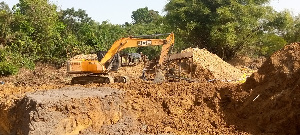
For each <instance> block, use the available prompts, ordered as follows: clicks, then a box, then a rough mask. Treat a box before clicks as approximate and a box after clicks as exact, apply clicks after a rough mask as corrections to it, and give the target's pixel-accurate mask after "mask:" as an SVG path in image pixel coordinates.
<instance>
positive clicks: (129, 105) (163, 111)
mask: <svg viewBox="0 0 300 135" xmlns="http://www.w3.org/2000/svg"><path fill="white" fill-rule="evenodd" d="M227 85H229V84H224V83H222V82H218V83H188V82H184V81H183V82H176V83H175V82H173V83H162V84H151V83H150V84H149V83H143V82H141V81H135V82H131V83H126V84H106V85H100V86H105V87H106V86H110V87H113V88H116V89H120V90H124V91H126V96H125V101H126V110H131V111H132V112H133V114H135V115H136V116H137V119H138V120H139V122H140V123H141V124H142V125H143V126H142V127H141V128H140V129H141V131H142V132H141V133H150V134H160V133H175V134H205V133H206V134H221V133H222V134H246V133H245V132H242V131H238V130H236V129H235V127H234V125H228V124H227V123H226V122H225V121H224V120H222V113H221V112H220V111H219V108H220V106H219V102H221V98H220V95H219V94H218V91H219V89H220V88H222V87H224V86H227Z"/></svg>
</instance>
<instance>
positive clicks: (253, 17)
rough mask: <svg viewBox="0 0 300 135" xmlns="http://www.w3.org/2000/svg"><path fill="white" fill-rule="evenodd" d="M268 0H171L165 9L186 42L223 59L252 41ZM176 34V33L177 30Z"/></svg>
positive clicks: (173, 27) (257, 30)
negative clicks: (205, 49)
mask: <svg viewBox="0 0 300 135" xmlns="http://www.w3.org/2000/svg"><path fill="white" fill-rule="evenodd" d="M266 2H268V0H261V1H255V2H254V1H252V0H243V1H239V0H230V1H228V0H213V1H207V0H193V1H188V0H170V1H169V3H168V4H167V5H166V8H165V10H166V11H167V12H168V13H167V15H166V20H167V22H168V23H169V24H170V26H171V29H173V30H174V31H175V32H176V33H179V36H180V37H181V38H183V39H182V41H184V43H185V44H188V45H187V47H189V46H192V47H201V48H202V47H204V48H207V49H208V50H210V51H211V52H213V53H216V54H218V55H219V56H221V57H222V58H224V59H229V58H231V57H233V56H234V55H235V54H236V53H237V52H238V51H240V50H241V49H242V48H243V47H244V46H247V45H250V44H253V43H255V39H256V38H255V36H256V35H257V34H256V33H258V32H259V31H260V27H261V25H262V24H261V22H262V20H263V19H264V16H265V13H266V11H267V9H268V8H266V7H264V6H263V4H264V3H266ZM177 35H178V34H177Z"/></svg>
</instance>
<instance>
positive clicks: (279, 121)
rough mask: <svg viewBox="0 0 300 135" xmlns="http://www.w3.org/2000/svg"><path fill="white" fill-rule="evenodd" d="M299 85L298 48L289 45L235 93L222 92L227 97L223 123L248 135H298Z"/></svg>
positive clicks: (299, 55)
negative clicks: (243, 94)
mask: <svg viewBox="0 0 300 135" xmlns="http://www.w3.org/2000/svg"><path fill="white" fill-rule="evenodd" d="M299 85H300V45H299V43H293V44H291V45H287V46H285V47H284V48H283V49H281V50H279V51H278V52H276V53H274V54H273V55H272V56H271V57H270V58H268V59H267V60H266V62H265V63H264V64H263V65H262V67H261V68H260V69H259V70H258V72H257V73H254V74H252V76H251V77H250V78H248V79H247V81H246V83H245V84H243V85H242V86H241V87H240V88H239V89H234V91H233V90H231V91H230V89H224V90H223V91H226V92H227V96H229V97H231V98H228V100H230V101H231V103H230V104H229V105H227V106H226V107H224V108H225V109H224V114H225V120H226V121H227V122H228V123H230V124H234V125H237V126H238V127H239V128H238V129H243V130H244V131H246V132H248V133H252V134H261V133H265V134H300V98H299V97H300V86H299ZM228 90H229V91H228ZM238 91H240V92H238ZM242 93H246V95H247V93H250V96H242ZM237 96H238V97H237ZM242 97H243V98H242ZM227 108H232V109H227ZM234 116H235V118H234ZM238 120H240V121H238Z"/></svg>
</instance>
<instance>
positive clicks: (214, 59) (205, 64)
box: [182, 48, 243, 81]
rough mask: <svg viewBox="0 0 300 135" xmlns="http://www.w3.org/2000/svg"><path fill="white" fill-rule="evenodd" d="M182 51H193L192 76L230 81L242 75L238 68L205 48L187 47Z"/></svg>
mask: <svg viewBox="0 0 300 135" xmlns="http://www.w3.org/2000/svg"><path fill="white" fill-rule="evenodd" d="M182 52H192V53H193V64H194V68H195V69H194V76H195V77H196V78H205V79H206V80H212V79H215V80H222V81H232V80H239V79H241V77H242V76H243V74H242V72H241V71H240V70H239V69H237V68H235V67H234V66H232V65H230V64H228V63H227V62H225V61H223V60H222V59H221V58H220V57H218V56H217V55H215V54H212V53H210V52H209V51H207V50H206V49H199V48H188V49H186V50H183V51H182Z"/></svg>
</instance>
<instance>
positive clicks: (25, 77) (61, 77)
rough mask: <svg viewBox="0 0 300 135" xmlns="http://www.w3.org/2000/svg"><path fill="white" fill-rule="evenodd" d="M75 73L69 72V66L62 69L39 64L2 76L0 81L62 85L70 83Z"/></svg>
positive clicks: (14, 83)
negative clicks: (31, 68) (11, 74)
mask: <svg viewBox="0 0 300 135" xmlns="http://www.w3.org/2000/svg"><path fill="white" fill-rule="evenodd" d="M72 77H74V75H70V74H67V68H66V67H62V68H60V69H58V68H56V67H55V66H52V65H49V64H41V63H39V64H37V65H36V66H35V68H34V69H33V70H30V69H26V68H22V69H21V70H20V71H19V73H18V74H17V75H13V76H9V77H2V78H0V81H3V82H5V83H12V84H13V85H15V86H42V85H45V84H47V85H60V84H66V83H69V82H70V81H71V79H72Z"/></svg>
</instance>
